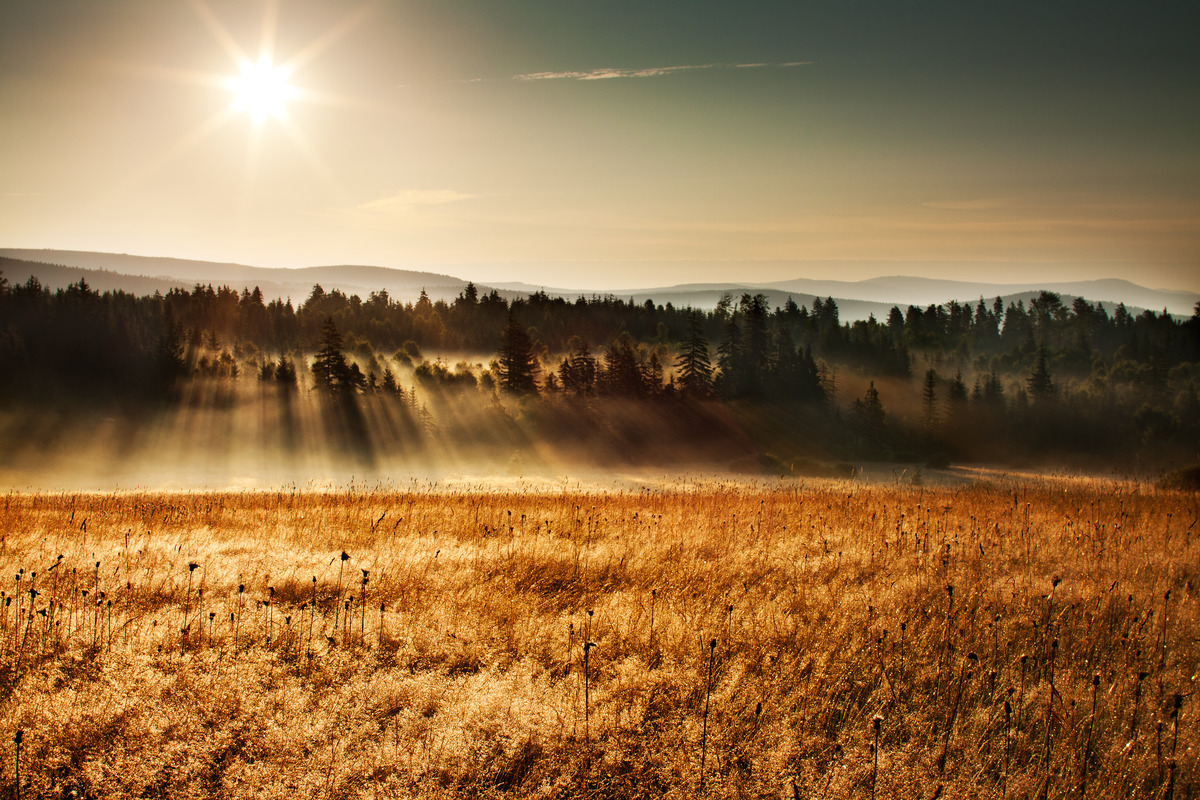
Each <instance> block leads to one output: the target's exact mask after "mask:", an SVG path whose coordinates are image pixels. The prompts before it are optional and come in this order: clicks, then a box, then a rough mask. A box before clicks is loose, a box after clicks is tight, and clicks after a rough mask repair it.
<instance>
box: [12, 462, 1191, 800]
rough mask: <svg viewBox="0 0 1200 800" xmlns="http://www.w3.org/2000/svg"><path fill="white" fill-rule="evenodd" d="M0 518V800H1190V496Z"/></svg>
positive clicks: (988, 490) (1035, 495) (160, 511)
mask: <svg viewBox="0 0 1200 800" xmlns="http://www.w3.org/2000/svg"><path fill="white" fill-rule="evenodd" d="M3 504H4V505H3V514H2V515H0V574H3V575H6V576H7V577H6V578H4V583H3V584H0V586H2V587H3V591H4V595H3V598H2V599H0V603H2V605H3V608H2V611H3V616H2V622H3V625H2V627H0V736H2V737H3V741H2V750H0V755H2V759H3V763H2V767H0V797H15V796H16V795H17V791H18V790H17V783H16V780H17V778H16V776H15V774H14V773H15V772H16V771H17V770H18V769H19V772H20V775H19V781H20V789H19V792H20V797H22V798H32V797H67V796H76V797H81V798H82V797H106V798H107V797H171V798H181V797H279V798H293V797H337V798H343V797H344V798H350V797H418V796H419V797H436V796H445V797H451V796H453V797H462V796H486V797H500V796H513V797H518V796H519V797H527V796H538V797H577V796H578V797H582V796H587V797H660V796H666V797H673V796H679V797H683V796H687V797H694V796H698V795H699V794H704V795H708V796H711V797H744V796H749V797H780V796H783V797H839V798H851V797H861V798H867V797H878V798H893V797H894V798H901V797H903V798H914V797H916V798H929V797H934V796H941V797H947V798H949V797H984V798H987V797H996V798H1000V797H1030V798H1033V797H1043V796H1045V797H1085V796H1086V797H1096V798H1125V797H1147V798H1150V797H1153V798H1159V797H1169V798H1190V797H1195V796H1198V795H1200V775H1198V774H1197V766H1198V764H1197V761H1198V759H1197V749H1198V747H1200V729H1198V726H1197V723H1198V716H1200V715H1198V713H1197V704H1198V703H1200V697H1198V696H1197V695H1196V693H1195V692H1196V688H1197V687H1196V683H1197V673H1198V672H1200V614H1198V608H1197V601H1198V592H1197V583H1196V581H1197V571H1198V569H1200V543H1198V540H1200V528H1198V527H1197V524H1196V522H1197V518H1198V516H1200V503H1198V501H1197V499H1196V495H1195V494H1176V493H1169V492H1156V491H1154V490H1151V489H1147V488H1145V487H1142V486H1135V485H1133V484H1119V483H1100V482H1082V481H1081V482H1054V483H1051V482H1045V483H1033V484H1025V485H1000V484H994V485H980V486H973V487H967V488H957V489H928V488H925V489H920V488H916V487H903V488H898V487H892V488H881V487H875V488H868V487H863V486H860V485H855V484H851V483H838V482H824V483H820V484H818V485H815V486H814V485H810V486H806V487H799V486H792V487H787V486H783V487H779V488H771V489H767V488H761V487H758V488H756V487H753V486H746V485H733V484H730V485H709V486H702V487H699V488H695V487H692V488H690V489H687V490H683V489H677V490H672V489H671V488H670V487H668V488H665V489H663V490H662V491H624V492H612V491H610V492H591V491H582V490H566V491H561V492H555V491H537V492H500V491H488V490H479V491H461V492H455V493H451V492H437V491H413V492H401V491H369V492H363V491H357V490H346V491H341V492H336V491H327V492H318V491H310V492H280V493H225V494H188V493H147V494H136V493H122V494H83V495H75V496H72V495H63V494H53V495H51V494H10V495H8V496H6V497H5V498H3ZM18 732H19V736H18ZM18 738H19V739H20V744H19V745H18V744H17V741H16V740H17V739H18ZM72 793H74V794H72Z"/></svg>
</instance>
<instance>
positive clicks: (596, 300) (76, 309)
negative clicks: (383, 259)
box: [0, 276, 1200, 458]
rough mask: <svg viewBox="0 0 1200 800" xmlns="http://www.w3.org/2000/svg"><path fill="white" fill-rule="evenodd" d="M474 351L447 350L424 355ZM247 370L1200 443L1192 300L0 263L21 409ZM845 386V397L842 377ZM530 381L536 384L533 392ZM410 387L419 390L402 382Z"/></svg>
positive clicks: (286, 383) (1095, 439) (793, 441)
mask: <svg viewBox="0 0 1200 800" xmlns="http://www.w3.org/2000/svg"><path fill="white" fill-rule="evenodd" d="M440 353H453V354H457V355H459V356H462V357H464V358H469V357H482V358H483V359H484V360H485V361H486V362H487V363H485V364H482V365H479V364H475V365H472V364H471V363H470V362H469V360H464V361H462V362H460V363H458V364H456V365H455V366H453V367H451V366H450V365H448V364H447V363H446V362H444V361H443V360H442V359H441V358H433V359H428V358H425V357H424V355H425V354H440ZM248 369H251V370H253V371H255V372H256V374H257V377H258V378H259V379H260V380H262V381H272V382H274V383H276V384H278V385H279V386H280V387H281V390H282V391H292V392H294V391H296V389H297V388H298V385H299V383H300V382H301V381H300V380H299V379H298V376H300V377H304V376H309V379H310V381H311V385H312V386H313V387H316V388H318V389H324V390H327V392H328V393H331V394H337V395H340V396H361V395H364V394H374V393H379V394H382V395H388V394H391V395H397V396H403V395H404V394H405V390H404V388H403V384H404V382H405V381H409V382H410V384H414V383H415V385H417V386H420V387H424V389H425V390H426V392H427V394H429V395H430V396H431V397H436V396H438V395H441V394H444V393H446V392H463V391H473V392H477V393H482V394H485V395H495V396H497V397H506V396H512V397H517V398H522V397H523V398H529V399H530V400H535V399H536V400H535V401H536V402H540V403H542V404H551V405H557V406H560V407H570V406H573V405H574V406H580V407H588V408H589V409H592V413H594V409H595V407H596V406H595V404H596V403H602V402H603V401H604V400H605V399H606V398H613V399H621V400H634V401H641V402H644V403H646V404H658V405H660V406H661V405H663V404H679V403H692V404H698V403H713V404H723V405H725V406H726V407H728V408H729V409H731V410H732V412H733V413H735V414H736V415H738V416H739V418H740V419H741V421H742V423H743V424H744V427H745V428H746V429H747V430H750V431H752V432H754V434H755V436H756V438H759V439H762V440H763V441H770V442H776V443H783V444H784V445H786V446H788V447H790V449H792V450H795V451H803V450H806V449H813V448H815V449H817V450H819V451H820V452H822V453H826V454H832V455H848V456H854V455H862V456H878V457H888V456H896V455H897V454H910V453H916V454H919V455H927V454H930V453H934V452H938V453H944V454H946V455H947V456H949V457H952V458H972V457H976V458H979V457H1003V456H1014V455H1019V454H1020V453H1024V452H1031V451H1034V450H1043V451H1044V450H1046V449H1050V450H1055V451H1061V452H1064V453H1071V452H1083V453H1097V452H1101V451H1102V452H1118V451H1133V450H1136V451H1149V450H1152V449H1154V448H1155V447H1159V446H1161V445H1164V444H1169V445H1170V446H1171V447H1173V448H1175V449H1181V448H1182V449H1184V450H1186V449H1188V448H1191V450H1192V452H1193V453H1194V450H1195V446H1196V440H1197V426H1198V424H1200V402H1198V400H1197V388H1198V386H1200V304H1198V306H1197V309H1196V311H1195V313H1193V315H1192V316H1191V317H1189V318H1183V319H1178V318H1175V317H1172V316H1171V315H1170V314H1168V313H1167V312H1166V311H1165V310H1164V311H1163V312H1161V313H1156V312H1154V311H1148V310H1147V311H1142V312H1140V313H1138V314H1136V315H1135V314H1132V313H1130V312H1129V311H1128V310H1127V309H1126V308H1125V307H1124V305H1117V306H1115V308H1114V310H1113V311H1112V312H1111V313H1110V312H1109V311H1108V310H1107V309H1106V307H1105V306H1104V305H1103V304H1101V303H1091V302H1089V301H1087V300H1085V299H1083V298H1073V299H1071V300H1070V302H1066V301H1064V299H1063V298H1062V297H1061V296H1060V295H1058V294H1055V293H1052V292H1042V293H1041V294H1040V295H1038V296H1036V297H1035V298H1033V299H1032V300H1031V301H1030V303H1029V304H1028V305H1026V304H1025V303H1023V302H1021V301H1017V302H1008V303H1005V302H1004V300H1003V299H1002V298H999V297H997V298H994V299H992V300H991V301H988V300H985V299H983V298H980V299H979V300H978V302H976V303H971V304H965V303H960V302H957V301H951V302H948V303H944V304H937V305H929V306H927V307H924V308H921V307H917V306H908V307H907V308H903V309H902V308H901V307H899V306H895V307H893V308H892V309H891V310H890V313H889V314H888V316H887V318H886V319H884V320H877V319H875V318H874V317H870V318H868V319H866V320H855V321H852V322H842V321H841V320H840V318H839V309H838V306H837V303H836V301H835V300H834V299H833V298H825V299H822V298H812V300H811V303H809V304H804V305H801V304H800V303H797V302H796V300H795V299H792V298H789V299H788V300H787V302H786V303H784V305H783V306H780V307H776V308H770V307H769V306H768V304H767V301H766V298H765V297H764V296H763V295H750V294H745V295H743V296H741V297H740V298H734V297H732V296H726V297H724V298H722V300H721V302H720V303H718V304H717V306H716V308H714V309H712V310H701V309H695V308H677V307H674V306H672V305H671V304H669V303H668V304H666V305H656V304H655V303H654V302H653V301H649V300H648V301H645V302H643V303H634V302H632V301H625V300H622V299H620V298H616V297H612V296H603V297H599V296H597V297H578V298H575V299H574V300H568V299H566V298H562V297H551V296H549V295H547V294H545V293H542V292H537V293H533V294H530V295H528V296H527V297H523V298H517V299H513V300H507V299H505V298H503V297H501V296H500V295H499V294H498V293H497V292H495V291H492V292H489V293H482V292H479V291H478V290H477V288H476V287H475V286H474V285H473V284H468V285H467V287H466V288H465V289H464V291H463V292H462V293H461V294H460V295H459V296H458V297H457V298H456V299H455V300H453V301H451V302H445V301H436V302H435V301H431V300H430V299H429V298H428V297H427V296H426V295H425V293H424V292H422V293H421V296H420V297H419V298H418V299H417V300H416V301H415V302H407V303H405V302H398V301H396V300H394V299H393V298H391V297H390V296H389V295H388V294H387V292H384V291H380V292H372V293H370V295H369V296H368V297H367V298H366V299H365V300H363V299H362V298H360V297H358V296H356V295H346V294H344V293H342V292H340V291H338V290H329V291H326V290H325V289H323V288H322V287H321V286H319V285H317V286H314V287H313V289H312V291H311V293H310V294H309V296H308V297H307V298H306V299H305V300H304V301H303V302H302V303H300V304H299V305H293V304H292V302H291V301H290V300H289V301H282V300H270V301H268V300H267V299H266V298H265V297H264V296H263V294H262V292H261V291H259V289H257V288H254V289H242V290H241V291H236V290H234V289H232V288H230V287H227V286H221V287H218V288H213V287H212V286H201V285H196V286H195V287H194V288H193V289H191V290H186V289H174V290H172V291H170V292H167V293H166V294H159V293H156V294H155V295H152V296H140V297H138V296H133V295H131V294H127V293H124V292H104V293H100V292H97V291H95V290H93V289H91V288H90V287H89V286H88V285H87V283H86V282H85V281H84V280H80V281H79V282H78V283H75V284H72V285H70V286H69V287H67V288H66V289H58V290H50V289H48V288H46V287H43V286H41V285H40V284H39V283H38V282H37V280H36V279H34V278H30V279H29V280H27V281H25V282H24V283H21V284H10V283H9V282H8V281H7V280H6V279H5V278H4V277H3V276H0V377H2V378H3V380H2V382H0V398H3V400H4V402H5V403H6V404H8V405H10V406H13V405H20V404H28V405H45V404H47V403H54V404H64V403H65V404H77V405H80V406H97V405H104V404H108V405H112V406H121V405H127V406H135V407H144V406H145V405H146V404H160V405H164V406H169V405H171V404H172V403H176V402H179V398H180V395H179V387H180V386H181V385H182V384H183V382H184V381H186V380H189V379H191V380H196V379H203V380H213V381H221V380H231V379H234V378H237V376H238V375H239V374H241V373H244V372H245V371H246V370H248ZM851 391H852V392H853V393H852V394H849V393H848V392H851ZM538 398H540V399H538ZM409 400H410V401H411V398H409Z"/></svg>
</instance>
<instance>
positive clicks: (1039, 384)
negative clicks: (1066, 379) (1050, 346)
mask: <svg viewBox="0 0 1200 800" xmlns="http://www.w3.org/2000/svg"><path fill="white" fill-rule="evenodd" d="M1026 385H1027V386H1028V387H1029V394H1030V396H1032V397H1033V399H1034V401H1035V402H1036V401H1038V400H1047V399H1049V398H1051V397H1053V396H1054V382H1053V381H1052V380H1051V379H1050V370H1049V369H1048V368H1047V366H1046V346H1045V345H1039V346H1038V349H1037V359H1036V360H1035V361H1034V365H1033V372H1032V373H1031V374H1030V375H1029V379H1028V380H1027V381H1026Z"/></svg>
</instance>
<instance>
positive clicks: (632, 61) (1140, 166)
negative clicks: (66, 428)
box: [0, 0, 1200, 290]
mask: <svg viewBox="0 0 1200 800" xmlns="http://www.w3.org/2000/svg"><path fill="white" fill-rule="evenodd" d="M1198 8H1200V7H1198V6H1197V4H1195V3H1184V2H1174V3H1164V2H1149V3H1143V4H1133V3H1128V2H1104V1H1103V0H1092V2H1077V1H1076V0H1062V1H1061V2H1059V1H1057V0H1056V2H1052V3H1047V2H1044V0H1040V1H1039V2H1024V1H1023V0H1018V1H1017V2H1009V3H964V2H961V0H955V1H954V2H924V1H922V0H912V1H911V2H896V0H836V1H834V0H829V1H828V2H800V0H771V1H770V2H752V1H751V2H747V0H741V1H740V2H725V1H724V0H653V1H652V2H650V1H648V0H636V1H631V0H605V2H596V1H595V0H503V2H498V1H497V0H388V1H386V2H383V1H378V2H366V3H360V4H356V3H354V2H353V1H352V2H332V1H331V0H322V1H320V2H318V1H317V0H276V1H275V2H264V1H263V0H191V1H190V2H186V1H184V0H178V1H176V0H136V1H135V0H102V1H101V0H54V1H53V2H46V0H5V2H4V3H3V4H0V119H2V120H3V124H2V125H0V247H36V248H60V249H76V250H97V251H104V252H118V253H131V254H139V255H153V256H174V257H180V258H195V259H203V260H213V261H232V262H237V263H243V264H251V265H255V266H266V267H303V266H314V265H324V264H351V263H352V264H371V265H379V266H387V267H396V268H406V269H422V270H432V271H437V272H445V273H450V274H454V275H456V276H458V277H463V278H468V279H472V280H476V281H483V282H487V281H492V282H500V281H524V282H527V283H532V284H542V285H549V286H559V287H591V288H597V287H604V288H614V289H616V288H636V287H646V286H663V285H669V284H673V283H684V282H710V281H738V280H741V281H747V280H754V281H769V280H785V279H789V278H797V277H812V278H838V279H846V280H857V279H863V278H870V277H876V276H879V275H885V274H910V275H921V276H926V277H936V278H960V279H969V280H989V281H1023V280H1034V279H1037V278H1046V279H1055V280H1067V279H1084V278H1104V277H1122V278H1127V279H1129V280H1133V281H1135V282H1137V283H1140V284H1143V285H1147V286H1151V287H1154V288H1176V289H1190V290H1200V48H1197V47H1196V46H1195V41H1194V39H1195V32H1196V31H1197V30H1200V10H1198ZM264 57H265V58H268V59H269V60H270V64H271V65H272V68H273V69H274V68H281V69H286V78H285V79H284V80H285V82H286V85H287V86H288V87H290V88H289V89H288V90H287V91H286V92H285V96H284V97H282V98H281V99H277V100H275V101H274V102H273V108H272V109H270V110H264V109H262V108H258V107H256V106H255V105H254V103H253V102H252V101H249V100H247V99H246V98H245V97H243V96H240V95H239V93H238V92H237V91H236V90H235V89H234V88H231V87H232V84H231V81H232V80H233V79H234V78H236V77H237V76H238V75H240V74H242V72H241V69H242V65H243V63H251V64H259V63H262V60H263V58H264ZM268 105H272V104H271V103H268ZM997 263H1000V264H1002V265H1003V266H1002V267H999V268H998V267H997V266H996V264H997Z"/></svg>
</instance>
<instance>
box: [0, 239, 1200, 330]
mask: <svg viewBox="0 0 1200 800" xmlns="http://www.w3.org/2000/svg"><path fill="white" fill-rule="evenodd" d="M0 272H3V274H4V276H5V277H6V278H7V279H8V280H9V282H10V283H23V282H24V281H25V280H26V279H27V278H28V277H29V276H30V275H33V276H35V277H36V278H37V279H38V280H39V281H41V282H42V284H43V285H45V286H48V287H50V288H62V287H65V286H67V285H69V284H71V283H74V282H75V281H78V280H79V279H80V278H81V277H82V278H85V279H86V280H87V282H88V283H89V284H90V285H91V286H92V287H93V288H94V289H97V290H99V291H115V290H122V291H126V292H130V293H133V294H139V295H140V294H153V293H154V292H155V291H161V292H167V291H170V290H171V289H173V288H188V289H190V288H191V287H193V286H194V285H196V284H201V285H207V284H212V285H213V286H221V285H227V286H229V287H231V288H233V289H235V290H238V291H241V290H242V289H243V288H253V287H255V286H257V287H259V289H261V290H262V292H263V294H264V295H265V296H266V297H268V298H271V299H273V298H280V299H291V300H292V301H293V302H296V303H300V302H303V301H304V300H305V299H306V298H307V297H308V295H309V294H310V292H311V291H312V287H313V284H317V283H319V284H321V286H322V287H323V288H324V289H325V290H326V291H330V290H333V289H337V290H339V291H342V292H345V293H346V294H357V295H359V296H360V297H362V298H363V299H366V298H367V296H368V295H370V293H371V292H378V291H381V290H382V291H386V292H388V294H389V295H390V296H391V297H392V298H393V299H395V300H398V301H402V302H412V301H414V300H416V299H417V297H418V296H419V295H420V292H421V291H422V290H424V291H425V292H426V294H428V296H429V297H430V299H432V300H434V301H437V300H445V301H447V302H450V301H452V300H453V299H454V298H456V297H457V296H458V295H459V294H460V293H461V292H462V291H463V289H464V288H465V287H466V284H467V280H466V279H463V278H459V277H456V276H453V275H445V274H441V273H436V272H425V271H418V270H403V269H393V268H390V267H378V266H364V265H349V264H347V265H339V266H317V267H301V268H293V269H272V268H265V267H253V266H248V265H245V264H233V263H226V262H211V261H194V260H188V259H180V258H158V257H149V256H132V255H124V254H115V253H92V252H83V251H72V250H30V249H0ZM477 286H478V288H479V290H480V292H481V293H482V292H487V291H490V290H491V289H493V288H494V289H496V290H498V291H499V292H500V293H501V294H502V295H503V296H505V297H506V298H509V299H511V298H514V297H525V296H528V295H529V294H531V293H533V292H538V291H542V292H545V293H546V294H548V295H551V296H555V297H565V298H568V299H573V298H576V297H607V296H611V297H619V298H621V299H625V300H633V301H634V302H637V303H644V302H645V301H646V300H652V301H653V302H654V303H655V304H657V305H665V304H667V303H671V304H672V305H674V306H676V307H680V308H686V307H689V306H690V307H693V308H704V309H711V308H714V307H715V306H716V305H717V303H718V302H720V300H721V297H722V296H724V295H726V294H728V295H730V296H731V297H732V299H733V300H734V301H735V302H736V301H737V300H738V299H739V298H740V297H741V296H742V295H743V294H747V293H750V294H757V293H760V292H761V293H762V294H764V295H766V297H767V302H768V304H769V306H770V307H772V308H774V307H776V306H782V305H783V304H784V303H786V302H787V300H788V298H791V299H793V300H794V301H795V302H796V303H797V304H799V305H803V306H811V305H812V302H813V299H814V298H816V297H820V298H826V297H833V298H834V299H835V300H836V301H837V304H838V309H839V312H840V316H841V318H842V320H844V321H850V320H856V319H866V318H867V317H868V316H869V315H872V314H873V315H874V316H875V317H876V318H877V319H884V318H886V317H887V314H888V312H889V311H890V309H891V308H892V306H894V305H895V306H899V307H900V308H901V309H902V310H903V309H904V308H906V307H907V306H909V305H916V306H920V307H926V306H929V305H939V304H944V303H947V302H950V301H951V300H955V301H958V302H960V303H969V304H971V305H972V306H974V304H975V303H977V302H978V301H979V299H980V298H981V297H982V298H983V300H984V302H985V303H986V304H987V305H988V306H990V305H991V303H992V302H993V300H994V299H995V298H996V297H1002V298H1003V299H1004V303H1005V304H1006V305H1007V304H1008V303H1009V302H1017V301H1018V300H1023V301H1025V302H1026V303H1028V302H1029V300H1030V299H1031V298H1033V297H1036V296H1037V295H1038V294H1039V293H1040V292H1041V291H1043V290H1045V291H1051V292H1056V293H1058V294H1060V295H1063V297H1064V301H1065V302H1067V303H1068V304H1069V303H1070V302H1071V301H1072V300H1073V299H1074V298H1075V297H1083V298H1086V299H1087V300H1089V301H1091V302H1102V303H1103V304H1104V305H1105V307H1106V308H1108V309H1109V310H1110V311H1111V309H1112V308H1114V307H1115V306H1116V304H1118V303H1124V304H1125V305H1126V307H1127V308H1128V309H1129V310H1130V311H1131V312H1135V313H1136V312H1140V311H1141V310H1142V309H1150V310H1153V311H1161V310H1162V309H1164V308H1165V309H1167V310H1168V311H1169V312H1170V313H1171V314H1173V315H1176V316H1183V317H1188V316H1191V315H1192V313H1193V310H1194V308H1195V305H1196V303H1197V302H1200V294H1196V293H1194V292H1187V291H1180V290H1170V289H1148V288H1146V287H1144V286H1139V285H1138V284H1135V283H1132V282H1130V281H1126V280H1122V279H1118V278H1103V279H1096V280H1086V281H1047V282H1045V283H1030V282H1021V283H995V282H975V281H954V280H939V279H933V278H917V277H906V276H888V277H879V278H871V279H868V280H862V281H838V280H819V279H811V278H796V279H792V280H787V281H772V282H749V283H693V284H677V285H673V286H662V287H657V288H651V289H637V290H611V289H602V288H598V289H594V290H580V289H563V288H554V287H548V286H538V285H535V284H528V283H496V284H491V285H484V284H477Z"/></svg>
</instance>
